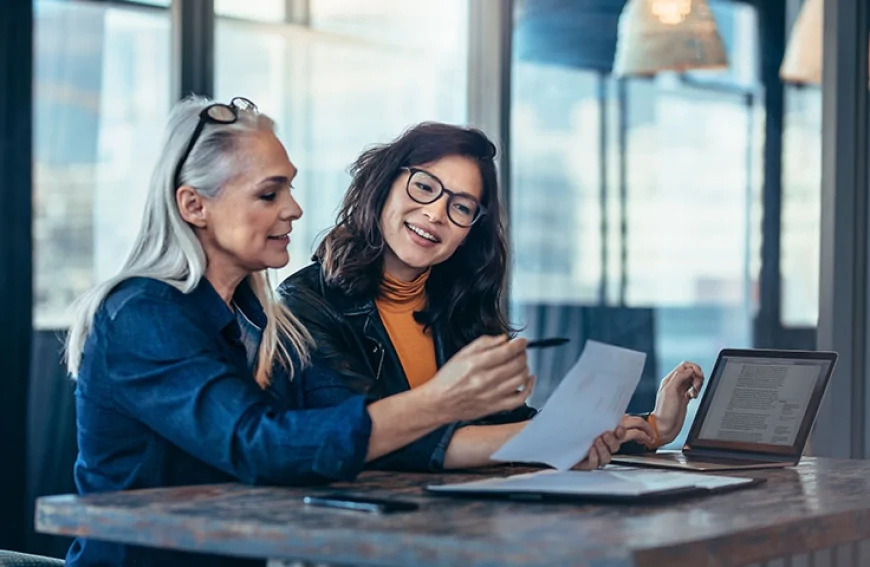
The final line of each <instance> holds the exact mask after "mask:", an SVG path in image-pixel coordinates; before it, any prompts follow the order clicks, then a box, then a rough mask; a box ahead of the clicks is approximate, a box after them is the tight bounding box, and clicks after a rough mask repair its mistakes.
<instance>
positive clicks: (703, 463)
mask: <svg viewBox="0 0 870 567" xmlns="http://www.w3.org/2000/svg"><path fill="white" fill-rule="evenodd" d="M836 363H837V353H835V352H816V351H785V350H755V349H725V350H723V351H722V352H720V353H719V357H718V359H717V360H716V365H715V366H714V367H713V372H712V373H711V375H710V378H709V380H708V383H707V390H706V392H705V394H704V395H703V397H702V399H701V405H700V407H699V408H698V413H697V414H696V415H695V419H694V421H693V422H692V428H691V430H690V431H689V436H688V438H687V440H686V443H685V445H684V446H683V449H682V451H662V450H660V451H658V452H655V453H644V454H640V455H614V456H613V462H614V463H621V464H624V465H634V466H649V467H663V468H670V469H688V470H695V471H720V470H737V469H764V468H775V467H788V466H793V465H796V464H797V463H798V461H799V460H800V458H801V455H802V454H803V451H804V447H805V446H806V443H807V438H809V435H810V430H811V429H812V426H813V422H814V421H815V419H816V415H817V414H818V411H819V405H820V404H821V402H822V396H823V395H824V393H825V389H826V388H827V386H828V382H829V381H830V379H831V374H832V373H833V371H834V366H835V365H836Z"/></svg>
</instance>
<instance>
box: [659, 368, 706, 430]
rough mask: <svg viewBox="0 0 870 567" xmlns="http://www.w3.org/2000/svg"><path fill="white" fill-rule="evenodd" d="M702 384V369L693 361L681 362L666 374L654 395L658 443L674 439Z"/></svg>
mask: <svg viewBox="0 0 870 567" xmlns="http://www.w3.org/2000/svg"><path fill="white" fill-rule="evenodd" d="M703 385H704V371H703V370H701V367H700V366H698V365H697V364H695V363H693V362H683V363H681V364H680V365H679V366H677V367H676V368H674V369H673V370H672V371H671V373H670V374H668V375H667V376H666V377H665V379H664V380H662V384H661V386H660V387H659V393H658V395H657V396H656V408H655V411H654V412H653V413H654V414H655V417H656V420H655V423H656V428H657V429H658V434H659V444H661V445H664V444H666V443H670V442H671V441H673V440H674V439H676V437H677V435H678V434H679V433H680V429H682V427H683V421H685V419H686V408H687V407H688V406H689V401H691V400H693V399H695V398H697V397H698V393H699V392H700V391H701V387H702V386H703Z"/></svg>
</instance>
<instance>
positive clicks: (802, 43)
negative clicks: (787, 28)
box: [779, 0, 824, 84]
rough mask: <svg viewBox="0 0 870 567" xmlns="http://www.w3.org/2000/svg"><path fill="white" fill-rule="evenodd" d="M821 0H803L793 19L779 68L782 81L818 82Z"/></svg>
mask: <svg viewBox="0 0 870 567" xmlns="http://www.w3.org/2000/svg"><path fill="white" fill-rule="evenodd" d="M822 8H823V5H822V0H806V1H805V2H804V4H803V6H801V11H800V13H799V14H798V17H797V19H796V20H795V22H794V27H792V30H791V36H790V37H789V39H788V44H786V48H785V56H784V57H783V58H782V65H781V66H780V68H779V77H780V78H781V79H782V80H783V81H790V82H794V83H812V84H820V83H821V82H822V21H823V17H824V12H823V10H822Z"/></svg>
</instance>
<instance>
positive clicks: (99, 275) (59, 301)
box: [33, 0, 170, 329]
mask: <svg viewBox="0 0 870 567" xmlns="http://www.w3.org/2000/svg"><path fill="white" fill-rule="evenodd" d="M34 15H35V34H36V39H35V45H34V49H35V69H34V75H35V84H34V90H35V99H34V226H33V231H34V234H33V237H34V249H35V253H34V255H35V257H34V288H35V289H34V296H35V299H34V325H35V327H36V328H40V329H44V328H63V327H66V326H67V325H68V324H69V315H70V312H69V306H70V304H71V302H72V301H73V300H74V299H75V298H76V297H77V296H78V295H80V294H81V293H83V292H85V291H87V290H88V289H90V288H91V287H92V286H93V285H94V284H95V283H97V282H98V281H100V280H103V279H105V278H107V277H109V276H111V275H112V274H114V273H115V272H116V271H117V270H118V269H119V267H120V263H121V261H122V260H123V258H124V256H125V254H126V252H127V250H128V249H129V247H130V245H131V244H132V240H133V238H134V236H135V231H136V230H137V228H138V225H139V219H140V217H141V213H142V207H143V204H144V199H145V193H146V190H147V183H148V180H149V177H150V175H151V168H152V167H153V164H154V161H155V160H156V157H157V155H156V152H157V151H158V149H159V144H160V137H161V135H162V133H163V125H164V124H165V122H166V116H167V113H168V112H169V96H170V88H169V73H168V71H167V70H168V69H169V68H170V61H169V47H170V36H169V29H170V19H169V13H168V11H166V10H163V9H159V8H157V9H155V8H135V7H118V6H111V7H109V6H105V5H102V4H90V3H84V2H81V3H71V2H62V1H56V0H38V1H37V2H36V3H35V14H34Z"/></svg>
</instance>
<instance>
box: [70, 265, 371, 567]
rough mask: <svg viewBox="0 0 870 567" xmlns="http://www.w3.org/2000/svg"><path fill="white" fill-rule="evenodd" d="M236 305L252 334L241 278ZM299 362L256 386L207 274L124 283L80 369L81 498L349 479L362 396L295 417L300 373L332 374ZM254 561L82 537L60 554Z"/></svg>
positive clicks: (101, 559)
mask: <svg viewBox="0 0 870 567" xmlns="http://www.w3.org/2000/svg"><path fill="white" fill-rule="evenodd" d="M233 301H234V302H235V304H236V305H238V306H239V308H240V309H241V310H242V311H243V312H244V313H245V315H246V316H247V317H248V318H249V319H250V321H251V322H252V323H253V324H254V325H253V326H251V327H250V328H249V329H248V330H247V331H249V332H250V331H251V330H253V331H255V332H256V331H257V330H258V328H259V329H262V328H264V327H265V323H266V319H265V315H264V313H263V310H262V307H261V306H260V304H259V302H258V301H257V299H256V297H255V296H254V294H253V292H252V291H251V289H250V288H249V287H248V285H247V284H246V283H244V282H243V283H242V284H241V285H240V286H239V287H238V289H237V291H236V294H235V296H234V298H233ZM256 338H257V339H259V337H256ZM295 367H296V376H295V377H294V378H293V380H292V381H289V380H288V378H287V375H286V374H277V373H275V374H273V377H272V382H273V386H271V387H269V388H267V389H266V390H265V391H264V390H262V389H261V388H260V387H259V386H258V385H257V384H256V382H255V381H254V377H253V374H252V370H251V368H250V366H249V362H248V357H247V354H246V350H245V345H244V344H243V342H242V335H241V333H240V329H239V326H238V324H237V322H236V318H235V316H234V314H233V312H232V311H231V310H230V309H229V308H228V307H227V305H226V304H225V303H224V301H223V300H222V299H221V297H220V296H219V295H218V294H217V292H216V291H215V290H214V288H213V287H212V286H211V284H210V283H209V282H208V281H207V280H206V279H205V278H203V279H202V280H201V282H200V284H199V285H198V286H197V287H196V288H195V289H194V290H193V291H191V292H190V293H187V294H185V293H182V292H181V291H179V290H177V289H176V288H174V287H172V286H170V285H168V284H165V283H163V282H160V281H157V280H153V279H147V278H132V279H129V280H126V281H124V282H123V283H121V284H120V285H118V286H117V287H116V288H115V289H114V290H113V291H112V292H111V293H110V294H109V296H108V297H107V298H106V299H105V301H104V302H103V304H102V306H101V307H100V309H99V310H98V311H97V313H96V316H95V317H94V321H93V325H92V327H91V331H90V333H89V335H88V338H87V340H86V343H85V347H84V352H83V357H82V363H81V367H80V369H79V376H78V381H77V384H76V413H77V415H76V423H77V428H78V445H79V455H78V459H77V461H76V465H75V471H74V474H75V481H76V486H77V487H78V490H79V492H80V493H81V494H90V493H95V492H104V491H110V490H131V489H140V488H151V487H161V486H181V485H191V484H207V483H219V482H234V481H241V482H244V483H249V484H272V485H298V484H315V483H325V482H331V481H337V480H351V479H353V478H354V477H355V476H356V475H357V474H358V473H359V472H360V471H361V470H362V468H363V465H364V462H365V457H366V452H367V449H368V442H369V437H370V435H371V420H370V418H369V415H368V412H367V411H366V403H367V402H366V399H365V398H364V397H363V396H353V397H350V398H348V399H346V400H345V401H344V402H343V403H341V404H340V405H338V406H335V407H331V408H323V409H317V410H310V411H304V412H302V411H295V410H301V409H304V396H303V395H302V393H301V388H302V384H303V383H304V382H306V381H307V380H306V378H308V379H314V380H315V381H320V380H322V379H323V378H321V377H320V376H319V374H321V373H326V374H329V371H327V370H325V369H323V368H321V367H318V366H316V365H315V366H311V367H308V368H306V369H304V370H302V369H300V367H299V365H295ZM279 368H280V367H279ZM327 379H328V377H327ZM249 564H258V565H262V562H261V561H260V562H255V563H252V562H251V561H247V560H240V559H234V558H226V557H223V558H222V557H212V556H206V555H201V554H190V553H181V552H171V551H165V550H155V549H147V548H142V547H135V546H127V545H120V544H113V543H104V542H98V541H94V540H83V539H78V540H76V541H75V542H74V543H73V545H72V547H71V548H70V551H69V553H68V554H67V565H72V566H85V565H87V566H92V565H139V566H143V567H144V566H158V565H159V566H160V567H172V566H175V565H210V566H215V565H217V566H222V565H233V566H236V565H249Z"/></svg>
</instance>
